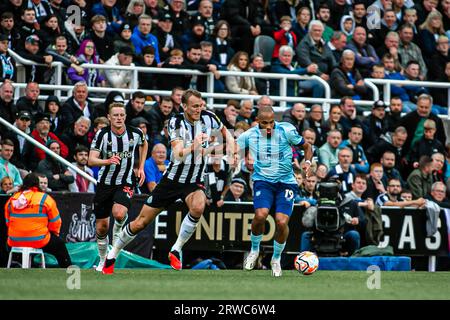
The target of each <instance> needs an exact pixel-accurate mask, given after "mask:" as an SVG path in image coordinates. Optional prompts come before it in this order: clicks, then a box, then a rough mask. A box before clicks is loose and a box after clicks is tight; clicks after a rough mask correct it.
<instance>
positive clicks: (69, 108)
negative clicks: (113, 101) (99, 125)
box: [61, 97, 98, 128]
mask: <svg viewBox="0 0 450 320" xmlns="http://www.w3.org/2000/svg"><path fill="white" fill-rule="evenodd" d="M87 103H88V105H87V108H88V109H89V113H90V117H89V119H91V123H92V124H93V123H94V120H95V118H97V116H98V111H97V108H96V107H95V106H94V104H93V102H92V101H90V100H89V99H88V100H87ZM61 109H62V111H61V115H62V117H63V118H64V119H65V121H67V125H66V127H70V126H72V125H73V124H74V123H75V121H77V120H78V118H79V117H81V116H82V115H83V111H81V109H80V108H79V107H78V106H77V105H76V104H75V101H74V97H70V98H69V99H68V100H67V101H66V102H65V103H64V105H63V106H62V108H61ZM92 124H91V128H92Z"/></svg>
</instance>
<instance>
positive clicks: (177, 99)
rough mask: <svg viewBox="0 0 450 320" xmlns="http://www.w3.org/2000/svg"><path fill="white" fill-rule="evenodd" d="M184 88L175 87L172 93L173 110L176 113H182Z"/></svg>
mask: <svg viewBox="0 0 450 320" xmlns="http://www.w3.org/2000/svg"><path fill="white" fill-rule="evenodd" d="M183 92H184V89H183V88H181V87H173V89H172V93H171V94H170V98H171V99H172V103H173V112H174V113H182V112H183V106H182V103H181V97H182V96H183Z"/></svg>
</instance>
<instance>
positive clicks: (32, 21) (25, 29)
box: [16, 8, 40, 49]
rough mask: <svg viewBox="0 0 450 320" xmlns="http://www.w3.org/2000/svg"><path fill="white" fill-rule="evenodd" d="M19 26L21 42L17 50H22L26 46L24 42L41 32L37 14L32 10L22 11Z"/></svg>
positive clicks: (25, 9)
mask: <svg viewBox="0 0 450 320" xmlns="http://www.w3.org/2000/svg"><path fill="white" fill-rule="evenodd" d="M20 19H21V21H20V24H19V25H20V26H19V36H20V38H19V39H20V40H19V43H18V46H17V48H16V49H21V48H23V46H24V41H25V40H26V39H27V38H28V37H29V36H31V35H36V34H37V33H38V32H39V29H40V25H39V23H38V22H37V20H36V13H35V12H34V10H33V9H32V8H23V9H21V17H20Z"/></svg>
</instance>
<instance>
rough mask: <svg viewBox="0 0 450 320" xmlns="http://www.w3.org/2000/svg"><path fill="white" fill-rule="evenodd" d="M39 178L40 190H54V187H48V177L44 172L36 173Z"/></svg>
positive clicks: (47, 191)
mask: <svg viewBox="0 0 450 320" xmlns="http://www.w3.org/2000/svg"><path fill="white" fill-rule="evenodd" d="M36 174H37V175H38V178H39V190H40V191H42V192H46V193H49V192H52V189H50V188H49V187H48V178H47V176H46V175H45V174H42V173H36Z"/></svg>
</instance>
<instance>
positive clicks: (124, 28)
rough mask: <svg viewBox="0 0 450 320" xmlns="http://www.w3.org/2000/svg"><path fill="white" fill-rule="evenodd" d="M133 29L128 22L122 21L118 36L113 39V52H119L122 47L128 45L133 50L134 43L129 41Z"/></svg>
mask: <svg viewBox="0 0 450 320" xmlns="http://www.w3.org/2000/svg"><path fill="white" fill-rule="evenodd" d="M132 34H133V30H132V29H131V25H130V24H129V23H128V22H124V23H122V25H121V26H120V30H119V37H117V39H116V40H114V52H119V50H120V48H122V47H129V48H130V49H131V50H132V51H133V52H134V45H133V42H132V41H131V35H132Z"/></svg>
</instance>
